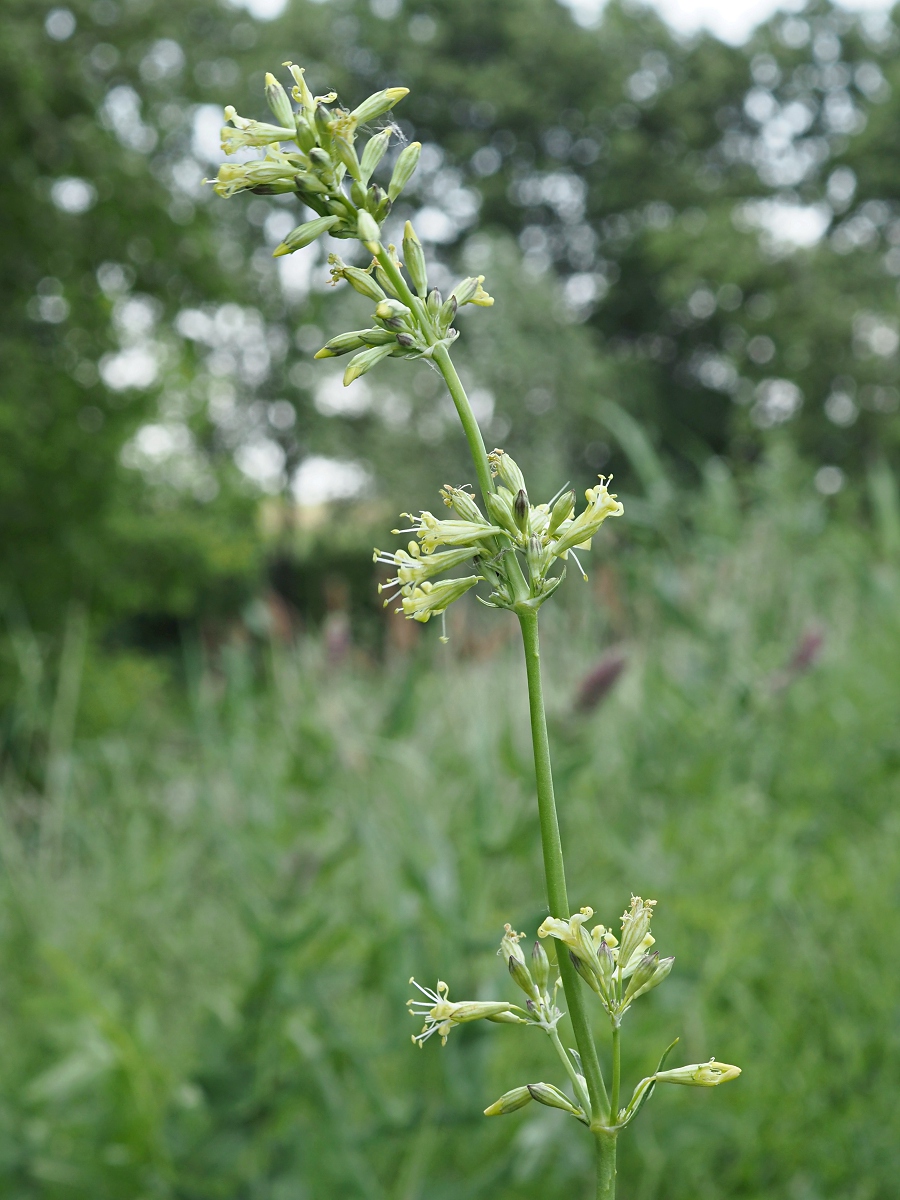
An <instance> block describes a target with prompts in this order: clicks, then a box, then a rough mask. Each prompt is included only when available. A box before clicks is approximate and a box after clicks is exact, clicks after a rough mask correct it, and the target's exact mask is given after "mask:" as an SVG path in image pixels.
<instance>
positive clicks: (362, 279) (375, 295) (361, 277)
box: [340, 267, 385, 301]
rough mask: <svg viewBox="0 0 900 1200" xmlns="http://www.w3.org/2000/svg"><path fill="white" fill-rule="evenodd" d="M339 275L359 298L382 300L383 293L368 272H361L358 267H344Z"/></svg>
mask: <svg viewBox="0 0 900 1200" xmlns="http://www.w3.org/2000/svg"><path fill="white" fill-rule="evenodd" d="M340 275H341V276H342V277H343V278H344V279H346V280H347V282H348V283H349V284H350V286H351V287H352V288H353V290H354V292H359V294H360V295H361V296H367V297H368V298H369V299H370V300H375V301H379V300H383V299H384V298H385V296H384V292H383V291H382V290H381V288H380V287H379V286H378V284H377V283H376V282H375V280H374V279H373V278H372V276H371V275H370V274H369V272H368V271H362V270H360V268H359V267H344V268H343V269H342V270H341V271H340Z"/></svg>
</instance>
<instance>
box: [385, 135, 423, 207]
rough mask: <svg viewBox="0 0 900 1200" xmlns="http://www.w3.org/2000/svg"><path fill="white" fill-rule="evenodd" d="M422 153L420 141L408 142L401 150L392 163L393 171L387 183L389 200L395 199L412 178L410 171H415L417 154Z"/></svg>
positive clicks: (417, 159)
mask: <svg viewBox="0 0 900 1200" xmlns="http://www.w3.org/2000/svg"><path fill="white" fill-rule="evenodd" d="M421 153H422V143H421V142H410V143H409V145H408V146H405V147H404V149H403V150H401V152H400V154H399V156H398V158H397V161H396V163H395V164H394V173H393V175H391V182H390V184H389V185H388V195H389V196H390V198H391V201H394V200H396V199H397V197H398V196H399V195H400V193H401V192H402V191H403V189H404V188H405V187H406V185H407V184H408V183H409V181H410V179H411V178H412V173H413V171H415V169H416V166H417V164H418V162H419V155H420V154H421Z"/></svg>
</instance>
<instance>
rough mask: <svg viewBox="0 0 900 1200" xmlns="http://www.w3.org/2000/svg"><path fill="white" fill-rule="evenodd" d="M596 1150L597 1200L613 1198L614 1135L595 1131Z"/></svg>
mask: <svg viewBox="0 0 900 1200" xmlns="http://www.w3.org/2000/svg"><path fill="white" fill-rule="evenodd" d="M594 1137H595V1139H596V1140H595V1147H596V1152H597V1200H615V1195H616V1135H615V1134H609V1133H595V1134H594Z"/></svg>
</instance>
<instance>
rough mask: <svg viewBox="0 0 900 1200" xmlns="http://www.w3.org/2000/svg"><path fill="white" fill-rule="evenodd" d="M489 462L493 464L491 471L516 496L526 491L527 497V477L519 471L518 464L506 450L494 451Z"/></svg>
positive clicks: (489, 456) (489, 457)
mask: <svg viewBox="0 0 900 1200" xmlns="http://www.w3.org/2000/svg"><path fill="white" fill-rule="evenodd" d="M488 461H489V462H490V464H491V470H492V471H493V472H494V474H495V475H499V476H500V478H501V479H502V480H503V482H504V483H505V484H506V486H507V487H508V488H509V490H510V491H511V492H512V494H513V495H514V496H515V495H516V493H517V492H520V491H524V492H525V494H526V496H527V494H528V492H527V490H526V488H525V476H524V475H523V474H522V472H521V471H520V470H519V466H518V463H516V462H515V460H514V459H512V458H510V456H509V455H508V454H507V453H506V451H505V450H499V449H498V450H492V451H491V453H490V454H489V455H488Z"/></svg>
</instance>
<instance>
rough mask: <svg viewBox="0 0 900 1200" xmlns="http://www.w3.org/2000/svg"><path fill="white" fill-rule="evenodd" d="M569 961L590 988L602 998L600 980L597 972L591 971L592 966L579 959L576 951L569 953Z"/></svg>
mask: <svg viewBox="0 0 900 1200" xmlns="http://www.w3.org/2000/svg"><path fill="white" fill-rule="evenodd" d="M569 961H570V962H571V964H572V966H573V967H574V968H575V970H576V971H577V972H578V974H579V975H580V976H581V978H582V979H583V980H584V982H585V983H586V984H587V985H588V987H589V988H591V990H592V991H595V992H596V993H597V995H598V996H602V995H603V989H602V988H601V986H600V980H599V979H598V978H597V975H596V972H594V971H592V970H591V967H590V965H589V964H588V963H587V962H586V961H585V960H584V959H583V958H579V956H578V955H577V954H576V953H575V951H574V950H570V951H569Z"/></svg>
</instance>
